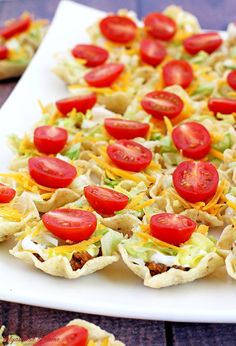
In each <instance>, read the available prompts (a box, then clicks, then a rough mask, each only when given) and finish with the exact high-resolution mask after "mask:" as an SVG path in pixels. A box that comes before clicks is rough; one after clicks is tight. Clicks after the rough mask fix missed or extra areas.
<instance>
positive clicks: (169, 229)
mask: <svg viewBox="0 0 236 346" xmlns="http://www.w3.org/2000/svg"><path fill="white" fill-rule="evenodd" d="M196 227H197V224H196V223H195V222H194V221H193V220H191V219H190V218H188V217H186V216H183V215H177V214H171V213H160V214H156V215H153V216H152V217H151V220H150V230H151V235H152V236H153V237H155V238H158V239H160V240H162V241H164V242H166V243H169V244H174V245H177V246H178V245H180V244H182V243H185V242H186V241H187V240H189V238H190V237H191V235H192V233H193V232H194V230H195V229H196Z"/></svg>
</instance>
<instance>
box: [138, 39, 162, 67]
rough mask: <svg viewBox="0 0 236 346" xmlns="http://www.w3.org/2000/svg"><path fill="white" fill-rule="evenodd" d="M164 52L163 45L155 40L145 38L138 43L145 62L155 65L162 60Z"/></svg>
mask: <svg viewBox="0 0 236 346" xmlns="http://www.w3.org/2000/svg"><path fill="white" fill-rule="evenodd" d="M166 54H167V52H166V48H165V46H164V45H163V44H162V43H160V42H158V41H156V40H151V39H148V38H145V39H143V40H142V41H141V43H140V56H141V59H142V61H143V62H145V63H146V64H149V65H152V66H157V65H159V64H160V63H161V62H162V60H163V59H164V58H165V56H166Z"/></svg>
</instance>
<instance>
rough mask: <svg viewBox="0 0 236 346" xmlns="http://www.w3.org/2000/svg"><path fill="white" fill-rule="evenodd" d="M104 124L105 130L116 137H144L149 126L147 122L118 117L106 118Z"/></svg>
mask: <svg viewBox="0 0 236 346" xmlns="http://www.w3.org/2000/svg"><path fill="white" fill-rule="evenodd" d="M104 126H105V129H106V130H107V132H108V133H109V134H110V135H111V136H113V137H115V138H116V139H133V138H136V137H145V136H146V134H147V132H148V130H149V127H150V126H149V125H148V124H147V123H141V122H139V121H132V120H125V119H118V118H106V119H105V120H104Z"/></svg>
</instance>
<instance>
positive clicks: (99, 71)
mask: <svg viewBox="0 0 236 346" xmlns="http://www.w3.org/2000/svg"><path fill="white" fill-rule="evenodd" d="M124 68H125V66H124V65H123V64H116V63H110V64H104V65H101V66H98V67H95V68H94V69H93V70H92V71H90V72H88V73H87V74H86V75H85V76H84V79H85V81H86V82H87V83H88V84H89V85H91V86H94V87H97V88H104V87H109V86H110V85H111V84H112V83H113V82H115V80H116V79H117V78H118V77H119V75H120V74H121V73H122V72H123V70H124Z"/></svg>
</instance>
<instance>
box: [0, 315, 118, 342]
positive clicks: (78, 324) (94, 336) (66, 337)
mask: <svg viewBox="0 0 236 346" xmlns="http://www.w3.org/2000/svg"><path fill="white" fill-rule="evenodd" d="M4 330H5V327H1V329H0V333H1V335H0V345H1V346H47V345H49V343H50V344H51V343H52V342H56V343H59V342H60V343H61V344H63V345H64V346H125V344H123V343H122V342H121V341H118V340H116V339H115V337H114V335H112V334H110V333H108V332H106V331H105V330H103V329H101V328H100V327H98V326H96V325H95V324H93V323H90V322H87V321H84V320H80V319H76V320H73V321H71V322H69V323H68V324H67V326H64V327H61V328H58V329H56V330H54V331H52V332H50V333H49V334H47V335H45V336H43V337H42V338H31V339H29V340H26V341H23V340H21V338H20V337H18V336H17V335H9V336H8V337H3V333H4Z"/></svg>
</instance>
